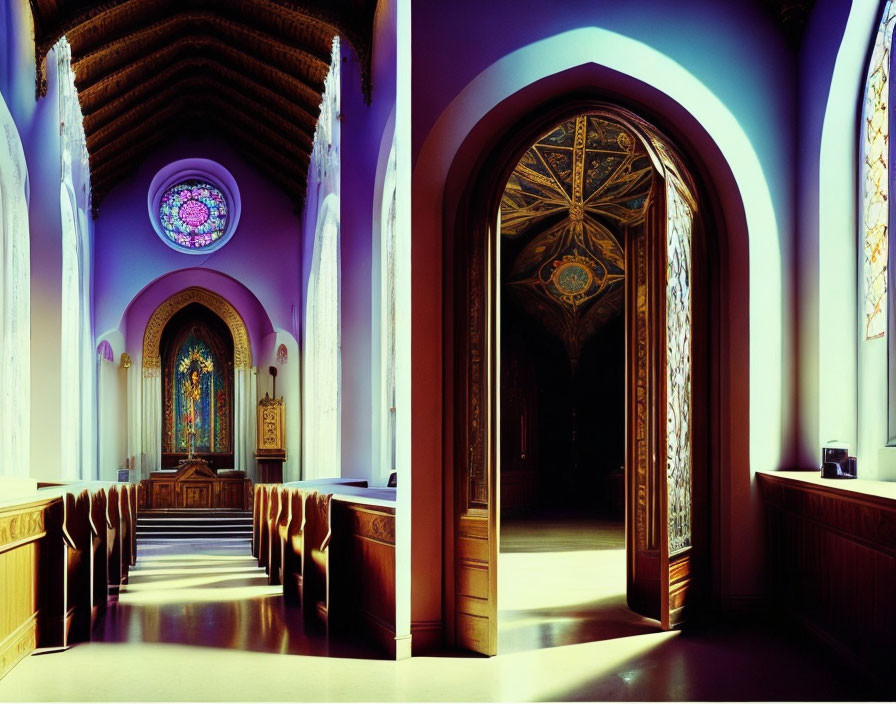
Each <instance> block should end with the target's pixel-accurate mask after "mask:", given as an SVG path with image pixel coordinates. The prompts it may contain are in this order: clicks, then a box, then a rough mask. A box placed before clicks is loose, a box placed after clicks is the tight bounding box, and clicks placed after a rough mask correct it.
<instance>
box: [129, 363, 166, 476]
mask: <svg viewBox="0 0 896 704" xmlns="http://www.w3.org/2000/svg"><path fill="white" fill-rule="evenodd" d="M129 391H130V389H129ZM129 395H130V394H129ZM141 396H142V398H141V404H140V405H141V408H142V413H141V416H142V428H141V433H140V438H141V445H142V450H143V454H142V462H141V461H139V460H138V464H137V466H138V467H139V468H140V476H141V478H143V479H146V478H147V477H148V476H149V473H150V472H155V471H156V470H158V469H161V467H162V375H161V371H160V370H159V369H158V368H157V367H156V368H151V369H144V370H143V384H142V394H141ZM128 403H130V399H128Z"/></svg>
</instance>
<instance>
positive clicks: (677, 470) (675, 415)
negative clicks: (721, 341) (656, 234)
mask: <svg viewBox="0 0 896 704" xmlns="http://www.w3.org/2000/svg"><path fill="white" fill-rule="evenodd" d="M676 181H677V179H675V178H674V177H673V176H672V175H671V174H668V175H667V179H666V208H667V211H666V212H667V218H668V220H667V224H666V257H667V262H666V483H667V493H668V518H669V552H670V553H674V552H676V551H678V550H681V549H683V548H686V547H688V546H690V544H691V230H692V225H693V219H694V214H693V212H692V211H691V208H690V206H689V205H688V203H687V201H686V200H685V199H684V197H683V196H682V194H681V192H680V191H679V185H678V184H677V183H676Z"/></svg>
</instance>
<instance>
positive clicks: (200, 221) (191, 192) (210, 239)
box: [159, 180, 227, 249]
mask: <svg viewBox="0 0 896 704" xmlns="http://www.w3.org/2000/svg"><path fill="white" fill-rule="evenodd" d="M159 220H160V222H161V225H162V229H163V230H164V232H165V235H166V236H167V237H168V239H170V240H171V241H172V242H174V243H175V244H177V245H179V246H181V247H188V248H190V249H202V248H204V247H208V246H209V245H211V244H214V243H215V242H217V241H218V240H219V239H220V238H221V237H222V236H223V234H224V231H225V229H226V227H227V201H226V200H225V198H224V194H223V193H221V191H220V190H219V189H218V188H216V187H215V186H213V185H212V184H210V183H207V182H204V181H198V180H189V181H183V182H181V183H178V184H175V185H174V186H171V188H169V189H168V190H167V191H165V193H164V194H163V195H162V200H161V202H160V203H159Z"/></svg>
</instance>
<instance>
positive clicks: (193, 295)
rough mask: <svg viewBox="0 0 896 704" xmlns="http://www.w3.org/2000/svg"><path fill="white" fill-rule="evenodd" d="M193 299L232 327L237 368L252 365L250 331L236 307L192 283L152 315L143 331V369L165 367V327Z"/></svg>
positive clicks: (161, 305)
mask: <svg viewBox="0 0 896 704" xmlns="http://www.w3.org/2000/svg"><path fill="white" fill-rule="evenodd" d="M191 303H199V304H201V305H203V306H205V307H206V308H208V309H209V310H210V311H212V312H213V313H215V314H216V315H217V316H218V317H219V318H221V320H223V321H224V323H225V324H226V325H227V327H228V328H229V329H230V334H231V335H232V336H233V366H234V367H235V368H236V369H248V368H249V367H251V366H252V351H251V349H250V348H249V332H248V330H246V324H245V323H244V322H243V319H242V318H241V317H240V314H239V313H237V310H236V308H234V307H233V305H232V304H231V303H230V302H229V301H227V299H225V298H222V297H221V296H219V295H218V294H217V293H212V292H211V291H209V290H208V289H205V288H202V287H200V286H191V287H190V288H185V289H184V290H183V291H181V292H179V293H175V294H174V295H173V296H171V297H170V298H168V299H166V300H165V301H163V302H162V303H161V304H160V305H159V307H158V308H156V309H155V311H154V312H153V314H152V315H151V316H150V318H149V322H148V323H147V324H146V331H145V332H144V333H143V369H158V368H160V367H161V364H162V359H161V353H160V351H159V343H160V342H161V340H162V331H163V330H164V329H165V326H166V325H167V324H168V321H169V320H171V317H172V316H173V315H174V314H175V313H177V311H179V310H180V309H181V308H184V307H185V306H188V305H190V304H191Z"/></svg>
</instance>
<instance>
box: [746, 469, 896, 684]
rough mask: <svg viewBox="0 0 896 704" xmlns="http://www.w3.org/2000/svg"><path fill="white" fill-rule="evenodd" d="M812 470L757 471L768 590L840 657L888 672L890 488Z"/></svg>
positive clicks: (895, 560)
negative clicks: (822, 476)
mask: <svg viewBox="0 0 896 704" xmlns="http://www.w3.org/2000/svg"><path fill="white" fill-rule="evenodd" d="M800 474H802V477H805V479H804V478H802V477H800ZM817 476H818V475H817V473H814V474H812V475H808V473H797V472H777V473H760V474H758V475H757V478H758V482H759V487H760V490H761V492H762V497H763V501H764V504H765V516H766V559H767V563H768V578H769V585H768V586H769V592H770V594H771V596H772V597H773V599H774V604H775V605H776V606H777V607H779V608H781V609H783V610H785V612H787V613H788V614H790V615H792V616H793V617H795V618H796V619H797V620H799V621H800V622H801V623H802V624H803V625H805V626H806V627H807V628H808V629H809V630H811V631H812V632H813V633H814V634H816V635H817V636H819V637H820V638H821V639H822V640H824V641H825V642H827V643H828V644H829V645H831V646H833V647H834V648H835V650H836V651H837V652H838V653H839V654H840V656H841V657H843V658H844V659H846V660H848V661H849V662H850V663H852V664H853V665H854V666H857V667H859V668H860V669H861V670H864V671H867V672H868V673H869V674H871V675H872V676H875V677H876V678H880V679H882V680H886V679H889V678H891V675H890V673H891V671H892V667H893V655H894V652H896V487H886V486H882V487H881V488H882V490H883V491H882V492H875V493H883V494H884V495H872V494H863V493H858V492H857V491H854V490H852V489H853V488H859V487H862V488H866V487H865V485H868V486H867V488H869V489H870V490H872V491H874V490H875V488H876V487H875V486H874V485H875V484H878V486H880V484H879V483H872V482H861V481H860V480H849V481H848V482H844V480H839V482H838V481H836V480H821V479H818V478H817ZM886 494H890V495H892V498H890V497H888V496H886ZM892 687H893V686H892V684H890V689H892Z"/></svg>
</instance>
